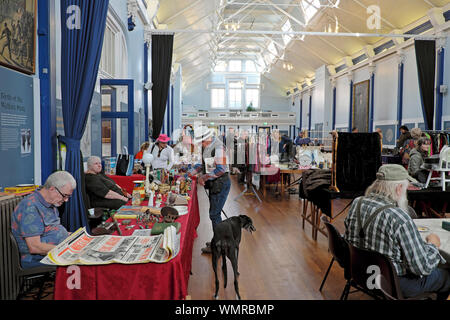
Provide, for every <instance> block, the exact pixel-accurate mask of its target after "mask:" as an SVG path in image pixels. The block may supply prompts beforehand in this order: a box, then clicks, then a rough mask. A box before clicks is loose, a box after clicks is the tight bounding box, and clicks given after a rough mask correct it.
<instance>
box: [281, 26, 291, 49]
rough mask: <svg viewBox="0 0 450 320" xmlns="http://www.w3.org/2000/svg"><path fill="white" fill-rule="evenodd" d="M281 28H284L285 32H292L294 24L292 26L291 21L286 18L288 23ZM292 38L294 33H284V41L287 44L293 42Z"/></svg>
mask: <svg viewBox="0 0 450 320" xmlns="http://www.w3.org/2000/svg"><path fill="white" fill-rule="evenodd" d="M281 30H283V32H291V31H293V30H292V26H291V22H290V21H289V19H288V20H286V23H285V24H284V25H283V26H282V27H281ZM291 40H292V35H289V34H283V42H284V45H285V46H287V45H288V44H289V42H291Z"/></svg>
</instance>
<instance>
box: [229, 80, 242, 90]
mask: <svg viewBox="0 0 450 320" xmlns="http://www.w3.org/2000/svg"><path fill="white" fill-rule="evenodd" d="M228 86H229V87H230V88H239V89H241V88H242V82H241V81H230V83H229V84H228Z"/></svg>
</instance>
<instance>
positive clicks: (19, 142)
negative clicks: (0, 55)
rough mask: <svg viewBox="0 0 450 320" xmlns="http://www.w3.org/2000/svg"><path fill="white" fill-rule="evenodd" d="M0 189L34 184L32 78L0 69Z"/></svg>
mask: <svg viewBox="0 0 450 320" xmlns="http://www.w3.org/2000/svg"><path fill="white" fill-rule="evenodd" d="M0 79H8V80H7V81H2V84H1V86H0V152H1V155H2V160H1V165H0V186H1V187H3V188H4V187H9V186H15V185H17V184H34V148H35V145H34V134H35V132H34V110H33V108H34V101H33V78H32V77H29V76H26V75H23V74H20V73H18V72H15V71H12V70H8V69H6V68H3V67H0Z"/></svg>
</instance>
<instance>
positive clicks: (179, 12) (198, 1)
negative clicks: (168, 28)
mask: <svg viewBox="0 0 450 320" xmlns="http://www.w3.org/2000/svg"><path fill="white" fill-rule="evenodd" d="M200 2H203V0H197V1H195V2H193V3H191V4H190V5H188V6H187V7H185V8H184V9H182V10H180V11H178V12H177V13H176V14H174V15H173V16H171V17H169V18H167V19H166V20H164V21H163V22H162V23H164V24H167V23H168V22H169V21H172V20H173V19H175V18H177V17H178V16H180V15H182V14H183V13H185V12H186V11H188V10H190V9H192V8H193V7H195V6H196V5H197V4H199V3H200Z"/></svg>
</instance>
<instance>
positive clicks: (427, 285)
mask: <svg viewBox="0 0 450 320" xmlns="http://www.w3.org/2000/svg"><path fill="white" fill-rule="evenodd" d="M409 182H417V181H416V180H415V179H413V178H412V177H410V176H409V175H408V172H407V171H406V169H405V168H404V167H403V166H401V165H398V164H388V165H384V166H381V167H380V169H379V170H378V173H377V179H376V180H375V182H374V183H373V184H372V185H371V186H369V187H368V188H367V190H366V193H365V195H364V196H363V197H359V198H357V199H355V201H354V202H353V204H352V206H351V207H350V210H349V213H348V216H347V218H346V219H345V221H344V224H345V229H346V231H345V236H344V237H345V239H346V240H347V241H348V242H350V243H351V244H352V245H354V246H356V247H359V248H363V249H367V250H372V251H376V252H379V253H381V254H383V255H385V256H387V257H388V258H389V259H390V260H391V261H392V264H393V266H394V269H395V271H396V272H397V275H398V276H399V282H400V288H401V289H402V292H403V295H404V296H405V297H407V298H408V297H416V296H419V295H420V294H422V293H425V292H427V293H428V292H436V293H437V294H438V297H439V298H440V299H447V297H448V295H449V292H450V273H449V271H448V270H445V269H443V268H439V267H438V266H439V265H440V264H444V263H445V262H446V261H445V259H444V258H443V257H442V256H441V255H440V253H439V250H438V248H439V246H440V239H439V237H438V236H437V235H435V234H430V235H428V237H427V238H426V242H425V241H423V240H422V238H421V236H420V234H419V231H418V230H417V227H416V225H415V223H414V221H413V220H412V218H411V217H410V215H409V214H408V201H407V188H408V184H409ZM361 231H363V234H364V236H363V237H361Z"/></svg>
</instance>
